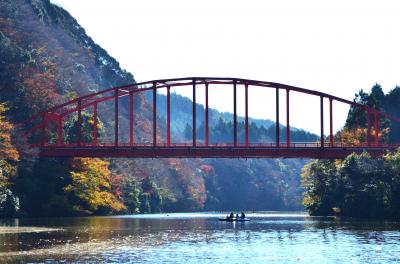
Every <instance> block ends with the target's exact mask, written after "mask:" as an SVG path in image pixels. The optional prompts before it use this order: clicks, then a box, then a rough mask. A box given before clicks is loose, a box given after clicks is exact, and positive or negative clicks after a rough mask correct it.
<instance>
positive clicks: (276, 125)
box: [275, 87, 280, 147]
mask: <svg viewBox="0 0 400 264" xmlns="http://www.w3.org/2000/svg"><path fill="white" fill-rule="evenodd" d="M275 89H276V91H275V101H276V102H275V107H276V110H275V111H276V113H275V114H276V118H275V142H276V147H279V145H280V143H279V133H280V128H279V87H276V88H275Z"/></svg>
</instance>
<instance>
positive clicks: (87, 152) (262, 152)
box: [23, 77, 400, 158]
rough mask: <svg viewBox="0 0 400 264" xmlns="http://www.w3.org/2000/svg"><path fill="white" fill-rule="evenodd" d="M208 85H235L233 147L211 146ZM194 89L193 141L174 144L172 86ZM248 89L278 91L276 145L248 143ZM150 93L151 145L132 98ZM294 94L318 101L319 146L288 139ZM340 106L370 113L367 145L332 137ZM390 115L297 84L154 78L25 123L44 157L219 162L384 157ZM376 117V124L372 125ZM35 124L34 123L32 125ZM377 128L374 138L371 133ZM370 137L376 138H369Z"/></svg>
mask: <svg viewBox="0 0 400 264" xmlns="http://www.w3.org/2000/svg"><path fill="white" fill-rule="evenodd" d="M199 85H204V87H205V120H204V121H205V131H204V132H205V141H204V143H201V144H199V142H197V135H196V87H198V86H199ZM210 85H213V87H214V86H215V85H231V86H232V89H233V131H232V133H233V143H232V144H210V142H209V104H208V102H209V88H211V87H210ZM179 86H191V87H192V102H193V103H192V104H193V109H192V122H193V123H192V142H191V143H182V144H173V143H171V130H170V123H171V118H170V113H171V103H170V102H171V93H170V90H171V88H173V87H179ZM250 86H258V87H264V88H269V89H275V100H276V120H275V122H276V123H275V124H276V125H275V126H276V140H275V142H273V143H267V144H265V143H263V144H252V143H250V142H249V117H248V106H249V103H248V90H249V87H250ZM161 88H166V89H167V95H166V97H167V124H166V130H167V131H166V143H161V142H157V96H156V95H157V90H158V89H161ZM240 88H242V89H244V94H245V96H244V100H245V118H244V127H245V140H244V144H239V143H238V137H237V130H238V129H237V90H238V89H240ZM281 90H283V91H285V95H286V138H285V139H284V141H283V142H282V141H281V139H280V135H279V132H280V123H279V118H280V111H279V107H280V106H279V95H280V91H281ZM146 91H152V97H153V109H152V112H153V117H152V142H151V143H150V144H144V143H140V144H139V143H136V142H134V122H133V112H134V109H133V102H134V101H133V98H134V96H136V95H138V94H139V93H143V92H146ZM291 91H295V92H299V93H302V94H308V95H313V96H316V97H319V98H320V109H319V112H320V127H321V130H320V131H321V133H320V140H319V141H318V142H315V143H299V142H291V140H290V92H291ZM123 97H129V143H128V144H123V143H121V142H120V140H119V123H118V122H119V121H118V119H119V101H120V99H121V98H123ZM325 98H326V99H328V100H329V136H328V139H329V140H328V141H327V142H326V141H325V136H324V99H325ZM107 101H114V118H115V122H114V123H115V124H114V140H113V141H114V142H113V143H112V144H99V143H98V141H97V113H98V110H97V107H98V104H99V103H102V102H107ZM334 101H337V102H341V103H344V104H348V105H350V106H354V107H359V108H360V109H362V110H364V111H365V112H366V114H367V117H368V118H367V120H368V125H367V131H368V132H367V135H368V136H367V140H366V142H365V143H362V144H357V145H354V144H353V145H349V144H343V143H338V142H335V141H334V135H333V102H334ZM90 107H92V108H93V120H94V124H93V131H92V133H93V136H92V137H93V141H92V142H91V143H90V144H87V143H84V142H82V111H83V110H85V109H88V108H90ZM73 113H77V135H76V137H77V142H76V143H74V144H71V143H69V144H66V143H64V139H63V131H62V128H63V122H64V120H65V118H66V117H67V116H68V115H70V114H73ZM381 116H383V117H386V118H388V119H390V120H392V121H394V122H400V119H399V118H397V117H393V116H390V115H388V114H386V113H384V112H381V111H378V110H376V109H373V108H370V107H368V106H365V105H361V104H358V103H356V102H353V101H349V100H346V99H342V98H339V97H336V96H333V95H330V94H326V93H322V92H318V91H313V90H308V89H304V88H299V87H295V86H290V85H285V84H280V83H274V82H264V81H257V80H248V79H240V78H210V77H189V78H175V79H162V80H153V81H148V82H142V83H135V84H131V85H126V86H120V87H114V88H110V89H107V90H103V91H100V92H96V93H93V94H89V95H86V96H82V97H79V98H76V99H73V100H71V101H69V102H66V103H63V104H61V105H58V106H55V107H53V108H51V109H48V110H47V111H45V112H42V113H40V114H37V115H35V116H32V117H31V118H30V119H28V120H26V121H24V122H23V124H25V126H26V127H29V126H30V128H29V129H28V130H27V131H26V133H25V134H26V135H30V134H33V133H38V132H39V134H40V142H39V143H37V144H33V146H34V147H38V148H39V149H40V155H41V156H47V157H137V158H159V157H164V158H168V157H204V158H207V157H219V158H239V157H241V158H253V157H266V158H344V157H345V156H347V155H348V154H350V153H352V152H362V151H364V150H366V151H368V152H370V153H371V154H372V155H378V154H382V153H384V152H385V151H386V150H395V149H396V148H397V147H398V146H399V144H381V143H380V142H379V117H381ZM371 117H372V119H373V124H372V122H371ZM50 123H54V124H55V126H56V130H57V142H56V143H48V142H47V139H46V129H47V128H48V126H49V124H50ZM33 124H35V125H33ZM372 127H373V128H374V131H373V135H371V129H372ZM371 137H372V139H371Z"/></svg>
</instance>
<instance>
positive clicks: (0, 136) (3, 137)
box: [0, 103, 19, 187]
mask: <svg viewBox="0 0 400 264" xmlns="http://www.w3.org/2000/svg"><path fill="white" fill-rule="evenodd" d="M6 111H7V107H6V104H5V103H0V187H4V186H6V185H7V184H8V179H9V178H10V177H12V176H14V175H15V174H16V164H15V163H16V162H17V161H18V160H19V154H18V151H17V149H16V148H15V146H14V145H13V143H12V138H11V132H12V130H13V125H12V124H11V123H10V122H9V121H8V120H7V118H6V116H5V112H6Z"/></svg>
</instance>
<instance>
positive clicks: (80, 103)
mask: <svg viewBox="0 0 400 264" xmlns="http://www.w3.org/2000/svg"><path fill="white" fill-rule="evenodd" d="M45 124H46V123H45ZM77 134H78V135H77V136H78V137H77V140H78V146H80V145H81V143H82V100H79V101H78V131H77Z"/></svg>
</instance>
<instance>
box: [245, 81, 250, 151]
mask: <svg viewBox="0 0 400 264" xmlns="http://www.w3.org/2000/svg"><path fill="white" fill-rule="evenodd" d="M244 98H245V100H244V108H245V119H244V126H245V143H246V146H249V85H248V84H247V83H246V84H245V86H244Z"/></svg>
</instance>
